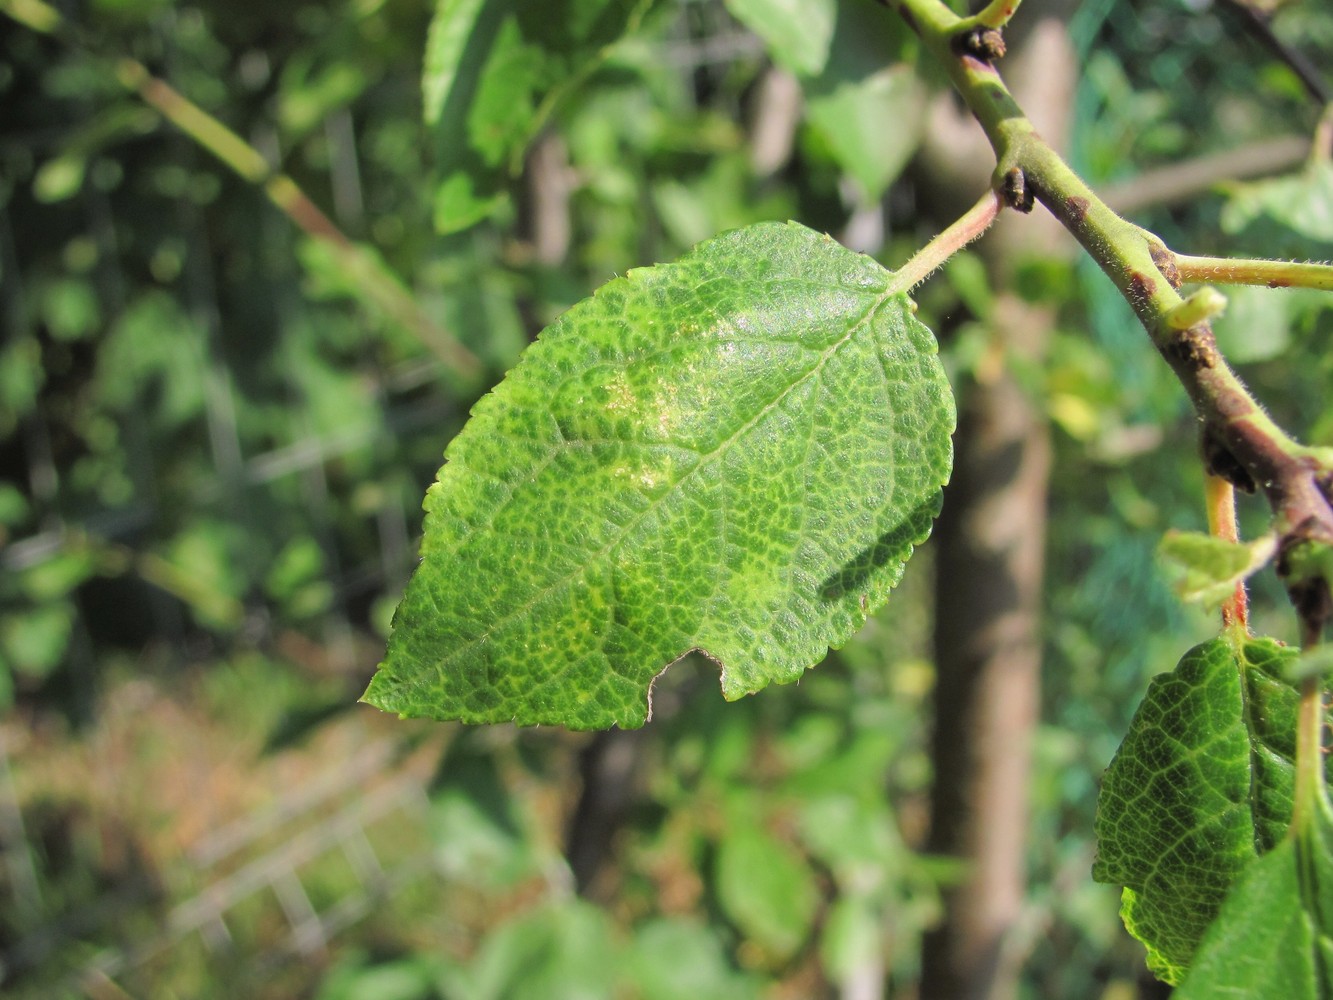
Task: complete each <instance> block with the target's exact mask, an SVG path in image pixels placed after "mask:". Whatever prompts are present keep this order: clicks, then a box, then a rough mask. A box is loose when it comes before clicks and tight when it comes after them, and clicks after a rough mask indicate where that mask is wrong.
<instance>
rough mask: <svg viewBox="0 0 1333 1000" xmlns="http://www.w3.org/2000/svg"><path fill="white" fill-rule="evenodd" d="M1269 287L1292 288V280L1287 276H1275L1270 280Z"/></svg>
mask: <svg viewBox="0 0 1333 1000" xmlns="http://www.w3.org/2000/svg"><path fill="white" fill-rule="evenodd" d="M1268 287H1269V288H1290V287H1291V282H1290V281H1288V280H1287V279H1286V278H1273V279H1272V280H1270V281H1269V282H1268Z"/></svg>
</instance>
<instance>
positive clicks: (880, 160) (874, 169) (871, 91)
mask: <svg viewBox="0 0 1333 1000" xmlns="http://www.w3.org/2000/svg"><path fill="white" fill-rule="evenodd" d="M821 83H823V81H821ZM925 103H926V102H925V89H924V88H923V87H922V85H921V83H920V81H919V80H918V79H917V77H916V73H915V72H913V70H912V68H911V67H910V66H891V67H889V68H887V69H883V70H880V71H879V72H877V73H874V74H872V75H870V76H867V77H865V78H863V79H860V80H831V81H828V82H827V83H826V84H825V85H824V86H823V87H820V86H818V85H816V86H813V87H811V88H809V93H808V97H807V99H806V116H807V118H808V119H809V122H810V125H811V127H812V128H814V129H815V130H816V131H817V132H818V133H819V135H820V138H821V139H822V140H823V142H824V145H825V146H826V147H827V148H828V150H829V152H830V153H831V154H832V156H833V158H834V159H835V160H836V161H837V163H838V166H840V167H842V169H843V170H845V171H847V173H849V174H850V175H851V176H852V178H853V179H855V180H856V182H857V183H858V184H859V185H860V187H861V195H862V198H863V199H864V200H865V203H867V204H872V203H874V202H876V201H878V200H879V199H880V198H881V197H882V196H883V194H884V192H885V191H886V190H888V187H889V185H890V184H891V183H892V182H893V181H894V180H895V179H896V178H897V177H898V175H899V174H900V173H902V171H903V168H904V167H906V166H907V162H908V161H909V160H910V159H911V158H912V154H914V153H915V152H916V148H917V145H918V143H919V140H920V138H921V128H922V124H923V122H924V119H925V110H926V107H925Z"/></svg>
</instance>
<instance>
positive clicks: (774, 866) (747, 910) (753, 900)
mask: <svg viewBox="0 0 1333 1000" xmlns="http://www.w3.org/2000/svg"><path fill="white" fill-rule="evenodd" d="M717 895H718V902H719V904H721V906H722V909H723V911H724V912H725V913H726V914H727V916H728V917H729V918H730V919H731V920H732V921H733V922H734V923H735V924H736V926H737V927H738V928H739V929H740V930H741V932H742V933H743V934H744V935H745V936H746V938H748V939H749V940H750V941H753V942H754V943H755V944H757V945H759V946H760V947H761V948H763V949H764V951H765V952H767V953H768V954H769V955H770V956H771V957H772V958H774V959H775V960H777V961H784V960H786V959H789V958H791V957H792V956H793V955H794V954H795V953H796V951H797V949H798V948H800V947H801V945H802V943H803V942H804V941H805V939H806V936H807V935H808V934H809V933H810V929H811V928H812V927H813V926H814V920H815V912H816V910H817V909H818V907H819V890H818V889H817V888H816V886H815V881H814V874H813V873H812V872H811V870H810V866H809V865H808V864H807V863H806V862H805V860H804V859H803V858H802V857H801V856H800V855H799V854H797V853H796V851H795V850H794V849H793V848H792V847H791V846H790V845H788V844H785V843H783V842H782V841H780V840H777V839H775V838H774V837H773V836H772V835H771V834H769V833H766V832H765V831H763V830H761V829H759V828H758V827H754V826H745V825H742V826H739V827H733V828H731V829H729V830H728V831H727V835H726V837H725V838H724V839H723V841H722V843H721V845H720V846H719V847H718V854H717Z"/></svg>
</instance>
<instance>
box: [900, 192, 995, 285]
mask: <svg viewBox="0 0 1333 1000" xmlns="http://www.w3.org/2000/svg"><path fill="white" fill-rule="evenodd" d="M1002 207H1004V202H1003V201H1002V200H1001V198H1000V196H999V194H997V193H996V192H995V191H993V190H992V191H987V192H986V193H985V194H984V195H982V196H981V199H980V200H979V201H978V202H977V203H976V204H975V205H973V206H972V207H971V208H969V209H968V210H967V211H966V212H964V213H963V214H962V215H961V216H960V217H959V218H958V219H957V221H955V222H954V223H953V224H952V225H950V226H949V228H948V229H946V230H944V232H942V233H940V234H939V235H938V236H936V237H935V238H934V239H933V240H931V241H930V242H929V243H927V244H926V245H925V246H923V247H922V248H921V249H920V250H918V251H917V252H916V253H915V254H913V255H912V256H911V257H910V258H909V259H908V260H907V262H906V263H904V264H903V266H902V267H900V268H899V269H898V270H897V271H895V272H894V273H893V280H892V281H891V282H890V283H889V290H890V292H891V293H893V294H897V293H898V292H906V291H910V290H911V289H913V288H915V287H916V286H917V285H919V284H921V282H923V281H925V280H926V279H927V278H928V277H930V275H931V274H932V273H934V272H935V270H936V269H938V268H940V267H942V266H943V265H944V264H945V262H946V261H948V259H949V258H950V257H952V256H953V255H954V254H956V253H957V252H958V251H959V250H961V249H963V247H965V246H967V245H968V244H969V243H971V242H972V241H973V240H975V239H977V238H978V237H979V236H981V234H982V233H984V232H985V231H986V230H987V229H989V228H990V227H991V223H993V222H994V221H995V220H996V218H997V217H998V216H999V214H1000V209H1001V208H1002Z"/></svg>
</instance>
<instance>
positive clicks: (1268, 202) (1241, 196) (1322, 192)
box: [1221, 160, 1333, 259]
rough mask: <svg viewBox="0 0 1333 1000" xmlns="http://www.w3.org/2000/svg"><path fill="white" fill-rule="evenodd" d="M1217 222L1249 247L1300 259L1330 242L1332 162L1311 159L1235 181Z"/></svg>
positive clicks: (1332, 237) (1332, 228)
mask: <svg viewBox="0 0 1333 1000" xmlns="http://www.w3.org/2000/svg"><path fill="white" fill-rule="evenodd" d="M1221 221H1222V228H1223V229H1224V230H1225V231H1227V232H1228V233H1235V234H1237V235H1238V236H1240V237H1241V242H1243V243H1244V244H1246V245H1247V246H1257V247H1258V249H1257V250H1251V251H1250V252H1258V253H1264V254H1268V255H1272V256H1279V257H1293V258H1298V259H1304V258H1309V257H1316V256H1326V255H1327V254H1328V252H1329V248H1330V247H1333V164H1330V163H1325V162H1320V161H1317V160H1316V161H1313V162H1311V163H1310V164H1309V165H1308V166H1307V167H1306V168H1305V169H1304V170H1302V171H1301V172H1300V173H1296V174H1290V175H1288V176H1286V177H1275V178H1272V179H1270V180H1264V181H1257V182H1254V183H1251V184H1242V185H1237V186H1236V187H1235V188H1234V189H1233V190H1232V192H1231V200H1230V201H1228V202H1227V204H1226V206H1225V207H1224V208H1223V210H1222V219H1221Z"/></svg>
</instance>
